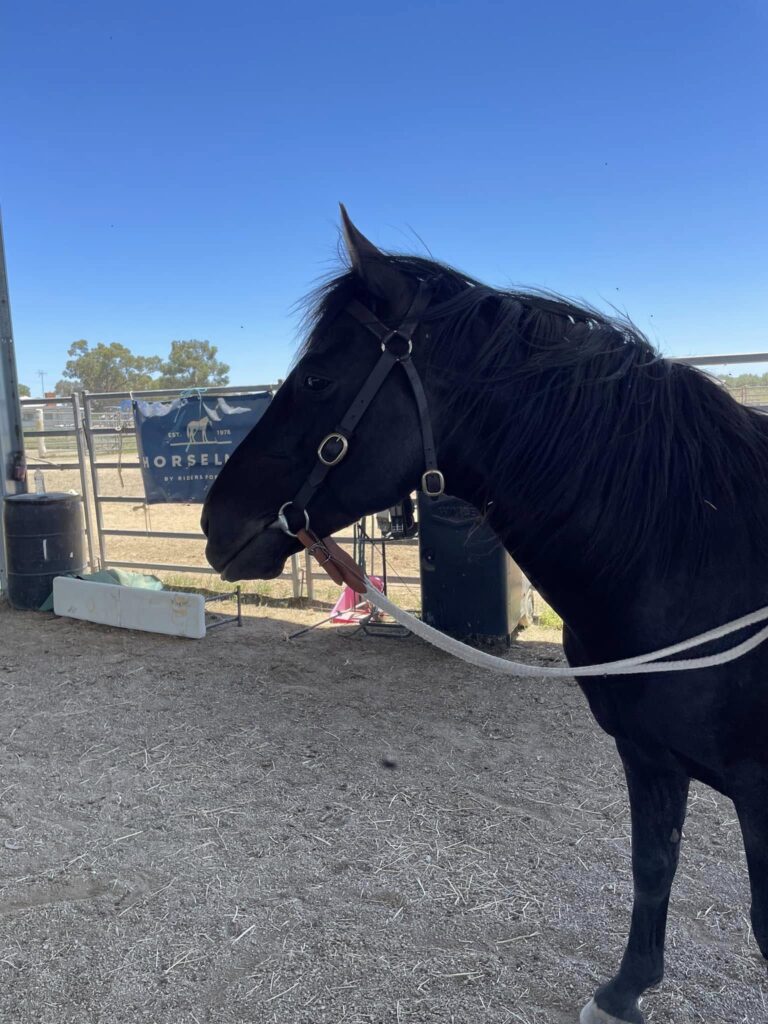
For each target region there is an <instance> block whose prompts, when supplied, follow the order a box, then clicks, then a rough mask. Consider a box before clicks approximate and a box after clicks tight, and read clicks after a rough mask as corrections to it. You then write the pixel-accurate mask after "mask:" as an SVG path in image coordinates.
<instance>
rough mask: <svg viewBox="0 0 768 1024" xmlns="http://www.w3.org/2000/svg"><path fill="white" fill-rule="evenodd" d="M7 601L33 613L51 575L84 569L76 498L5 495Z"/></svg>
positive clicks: (48, 591)
mask: <svg viewBox="0 0 768 1024" xmlns="http://www.w3.org/2000/svg"><path fill="white" fill-rule="evenodd" d="M3 533H4V536H5V557H6V570H7V574H8V600H9V601H10V602H11V604H12V605H13V607H14V608H20V609H30V608H31V609H35V610H36V609H38V608H40V606H41V605H42V604H43V603H44V602H45V601H46V600H47V599H48V598H49V597H50V595H51V591H52V590H53V578H54V576H66V575H70V574H74V573H79V572H82V570H83V569H84V568H85V533H84V530H83V503H82V501H81V500H80V496H79V495H78V494H65V493H62V492H58V491H53V492H51V493H50V494H11V495H9V496H8V497H7V498H6V499H5V502H4V505H3Z"/></svg>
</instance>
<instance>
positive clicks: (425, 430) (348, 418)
mask: <svg viewBox="0 0 768 1024" xmlns="http://www.w3.org/2000/svg"><path fill="white" fill-rule="evenodd" d="M429 299H430V290H429V287H428V285H427V284H426V282H425V281H421V282H420V283H419V288H418V291H417V292H416V295H415V296H414V299H413V301H412V302H411V305H410V307H409V308H408V312H407V313H406V314H405V318H404V320H403V321H402V323H401V324H400V326H399V327H397V328H395V329H394V330H392V328H390V327H387V326H386V325H385V324H383V323H382V322H381V321H380V320H379V319H378V318H377V317H376V316H374V314H373V313H372V312H371V311H370V310H369V309H366V307H365V306H364V305H363V304H362V303H361V302H358V301H357V300H356V299H355V300H353V301H352V302H350V303H349V305H348V306H347V307H346V312H347V313H349V314H350V315H351V316H353V317H354V318H355V320H357V321H358V322H359V323H361V324H362V325H363V327H366V328H367V329H368V330H369V331H370V332H371V333H372V334H374V335H375V336H376V338H378V340H379V342H380V344H381V355H380V356H379V358H378V361H377V362H376V365H375V366H374V367H373V369H372V370H371V372H370V373H369V374H368V376H367V378H366V379H365V382H364V383H363V386H362V387H361V388H360V390H359V391H358V393H357V396H356V397H355V399H354V400H353V402H352V404H351V405H350V406H349V408H348V409H347V411H346V412H345V414H344V416H343V417H342V419H341V421H340V423H339V425H338V427H336V429H335V430H332V431H331V433H330V434H326V436H325V437H324V438H323V439H322V441H321V442H320V444H319V445H318V448H317V458H318V462H317V465H316V466H315V467H314V469H313V470H312V472H311V473H310V474H309V476H308V477H307V479H306V480H305V482H304V484H303V485H302V487H301V488H300V489H299V492H298V494H297V495H296V497H295V498H293V500H292V501H287V502H285V504H284V505H282V506H281V508H280V511H279V512H278V514H277V520H276V524H277V525H279V527H280V529H282V530H283V531H284V532H285V533H287V534H288V535H289V536H290V537H297V538H298V539H299V540H300V541H301V542H302V544H304V546H305V547H306V548H307V549H308V550H309V551H310V552H311V553H312V554H313V555H314V556H315V557H316V558H317V560H318V561H319V562H320V564H321V565H322V566H323V567H324V568H325V569H326V571H327V572H328V573H329V575H330V576H331V577H332V578H333V579H334V580H335V581H336V582H337V583H344V582H346V583H348V584H349V585H350V586H352V587H353V589H355V590H359V583H360V581H361V577H360V574H359V570H358V569H357V566H356V564H355V563H354V562H353V561H352V559H351V558H350V557H349V556H348V555H346V552H344V551H343V549H341V548H340V547H339V546H338V545H337V544H336V543H335V542H334V541H332V540H330V538H325V540H320V539H319V538H318V537H317V535H316V534H315V533H313V531H312V530H311V529H310V525H309V513H308V512H307V505H308V504H309V502H310V501H311V500H312V498H313V497H314V496H315V493H316V492H317V490H318V489H319V487H320V485H321V484H322V483H323V481H324V480H325V478H326V476H327V475H328V473H329V472H330V471H331V470H332V469H333V467H334V466H338V465H339V463H340V462H342V460H343V459H344V458H345V456H346V454H347V452H348V451H349V439H350V437H351V436H352V433H353V432H354V430H355V427H356V426H357V425H358V423H359V422H360V420H361V419H362V417H363V414H364V413H365V411H366V409H367V408H368V406H369V405H370V404H371V402H372V401H373V399H374V397H375V396H376V394H377V393H378V391H379V389H380V388H381V386H382V384H383V383H384V381H385V380H386V379H387V377H388V376H389V372H390V370H392V368H393V367H395V366H397V365H398V364H399V365H400V366H402V367H403V369H404V370H405V374H406V376H407V378H408V381H409V383H410V385H411V390H412V392H413V397H414V400H415V402H416V409H417V411H418V414H419V422H420V424H421V438H422V447H423V449H424V472H423V474H422V477H421V489H422V491H423V492H424V494H426V495H428V496H429V497H432V498H437V497H439V496H440V495H441V494H442V493H443V491H444V489H445V478H444V477H443V474H442V473H441V472H440V470H439V469H438V468H437V458H436V455H435V440H434V435H433V433H432V423H431V421H430V418H429V407H428V405H427V396H426V394H425V393H424V386H423V384H422V383H421V377H419V372H418V370H417V369H416V367H415V366H414V365H413V362H412V361H411V351H412V349H413V335H414V332H415V331H416V328H417V327H418V326H419V320H420V319H421V317H422V316H423V315H424V313H425V311H426V309H427V306H428V305H429ZM332 551H333V553H331V552H332ZM342 556H345V557H342ZM355 584H358V585H357V586H356V585H355ZM363 590H364V586H363ZM359 592H362V591H359Z"/></svg>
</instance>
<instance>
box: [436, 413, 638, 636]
mask: <svg viewBox="0 0 768 1024" xmlns="http://www.w3.org/2000/svg"><path fill="white" fill-rule="evenodd" d="M491 404H492V405H493V400H491ZM496 405H497V408H496V409H494V408H491V409H490V412H489V414H488V415H487V416H485V417H484V418H483V423H482V424H481V425H480V426H479V427H478V429H477V430H476V431H475V430H473V429H472V427H471V426H470V423H469V421H465V422H464V424H463V425H462V427H461V428H460V431H459V432H456V431H452V430H449V431H441V433H443V434H444V436H445V434H447V435H448V441H447V443H445V444H441V446H440V447H441V452H440V463H441V468H443V469H444V472H445V475H446V479H447V482H448V489H449V491H450V492H451V493H453V494H455V496H456V497H459V498H463V499H464V500H466V501H469V502H471V503H472V504H474V505H475V506H477V507H478V508H479V509H481V510H483V511H484V512H485V513H486V515H487V518H488V521H489V523H490V525H491V526H492V527H493V529H494V530H495V532H496V533H497V534H498V535H499V537H500V538H501V540H502V542H503V544H504V546H505V547H506V549H507V551H508V552H509V553H510V555H511V556H512V557H513V558H514V559H515V561H516V562H517V563H518V565H520V567H521V568H522V569H523V571H524V572H525V574H526V576H528V578H529V579H530V580H531V582H532V584H533V585H534V586H535V587H536V589H537V590H538V591H539V592H540V593H541V594H542V596H543V597H544V598H545V600H547V601H548V603H550V604H551V605H552V606H553V607H554V608H555V609H556V610H557V611H558V612H559V613H560V615H562V617H563V619H564V620H565V621H566V622H567V623H568V624H569V626H573V627H574V629H576V628H577V627H579V626H580V625H581V624H582V623H583V624H584V626H585V628H588V627H589V626H590V625H591V622H592V620H593V619H594V618H595V616H596V615H599V616H600V617H601V618H602V619H603V621H605V617H606V616H608V617H611V616H614V615H615V607H616V595H617V593H618V592H622V595H623V596H622V601H621V602H620V604H621V608H622V609H623V610H624V609H627V606H628V602H627V600H626V596H625V594H626V591H627V588H628V584H629V582H630V580H628V578H627V575H626V574H624V573H622V572H621V571H620V567H616V568H615V569H610V568H609V569H606V568H605V566H604V565H602V564H601V560H600V559H601V552H599V551H596V550H595V548H594V543H593V537H594V534H595V530H596V527H597V525H598V524H599V522H600V516H601V513H602V501H601V497H602V496H601V495H599V494H596V493H595V494H590V493H589V492H588V491H587V492H586V493H584V494H583V497H582V499H581V500H580V501H579V502H578V505H577V506H576V508H575V509H572V510H571V511H570V512H569V514H568V515H567V516H564V515H563V514H562V511H561V510H559V509H558V500H557V498H556V497H554V496H553V497H552V499H551V500H546V499H544V500H543V499H542V495H541V494H540V493H539V494H536V495H533V494H532V493H530V492H529V490H528V489H527V487H526V484H525V478H526V476H527V474H521V481H520V483H519V484H517V483H515V482H514V481H513V482H512V484H509V483H507V484H504V483H503V482H502V481H499V480H497V479H495V477H494V472H495V464H496V462H497V454H498V450H499V446H500V445H504V444H509V445H510V446H514V444H515V439H516V436H517V435H518V434H519V424H518V423H516V420H515V414H514V410H512V411H510V406H511V405H512V403H509V402H506V401H498V402H496ZM541 429H542V437H541V439H540V441H541V443H542V444H544V443H545V442H546V440H547V438H546V433H547V426H546V424H545V423H544V424H542V428H541ZM533 442H534V443H533V444H532V445H531V447H532V448H535V447H536V444H535V439H533ZM530 457H531V455H530V452H529V454H528V458H530ZM534 457H535V456H534ZM529 479H530V477H529ZM620 528H621V524H617V529H620ZM652 563H653V552H652V551H651V552H649V554H648V558H647V559H646V560H645V562H644V564H642V565H639V566H638V567H637V568H636V569H635V570H634V571H633V573H632V577H631V586H632V591H631V592H632V593H633V595H636V597H637V600H638V601H641V600H643V599H644V594H645V593H646V591H647V587H648V586H650V585H652V581H653V565H652ZM579 631H580V632H581V630H579Z"/></svg>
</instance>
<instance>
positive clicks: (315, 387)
mask: <svg viewBox="0 0 768 1024" xmlns="http://www.w3.org/2000/svg"><path fill="white" fill-rule="evenodd" d="M330 383H331V382H330V381H329V380H328V378H327V377H315V376H313V375H312V374H310V375H309V376H308V377H305V378H304V387H305V388H307V389H308V390H309V391H325V389H326V388H327V387H328V385H329V384H330Z"/></svg>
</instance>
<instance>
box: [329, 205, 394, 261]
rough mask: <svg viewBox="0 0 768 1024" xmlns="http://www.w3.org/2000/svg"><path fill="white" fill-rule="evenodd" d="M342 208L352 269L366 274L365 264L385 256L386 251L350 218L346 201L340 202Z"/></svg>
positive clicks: (343, 232) (344, 231)
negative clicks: (378, 246) (375, 243)
mask: <svg viewBox="0 0 768 1024" xmlns="http://www.w3.org/2000/svg"><path fill="white" fill-rule="evenodd" d="M339 209H340V210H341V232H342V234H343V236H344V247H345V248H346V250H347V255H348V256H349V262H350V263H351V264H352V269H353V270H355V271H356V272H357V273H358V274H361V275H362V276H365V264H366V263H367V262H369V261H371V260H380V259H383V258H384V253H383V252H382V251H381V250H380V249H377V248H376V246H375V245H374V244H373V242H369V241H368V239H367V238H366V237H365V235H364V234H363V233H362V231H358V230H357V228H356V227H355V225H354V224H353V223H352V221H351V220H350V217H349V214H348V213H347V211H346V208H345V206H344V203H339Z"/></svg>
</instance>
